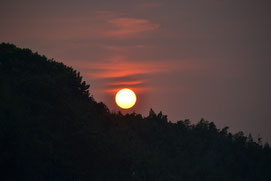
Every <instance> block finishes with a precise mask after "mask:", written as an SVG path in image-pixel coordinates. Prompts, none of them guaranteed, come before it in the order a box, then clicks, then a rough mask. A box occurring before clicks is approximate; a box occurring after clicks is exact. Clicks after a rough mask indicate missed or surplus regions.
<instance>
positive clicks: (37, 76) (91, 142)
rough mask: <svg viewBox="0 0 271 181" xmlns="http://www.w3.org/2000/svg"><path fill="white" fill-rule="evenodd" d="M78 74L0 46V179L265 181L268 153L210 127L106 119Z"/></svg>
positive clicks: (154, 117)
mask: <svg viewBox="0 0 271 181" xmlns="http://www.w3.org/2000/svg"><path fill="white" fill-rule="evenodd" d="M88 88H89V86H88V85H86V83H85V82H83V81H82V77H81V76H80V74H79V73H78V72H76V71H75V70H73V69H72V68H70V67H67V66H65V65H64V64H62V63H57V62H55V61H53V60H48V59H47V58H46V57H44V56H40V55H38V54H37V53H32V52H31V51H30V50H29V49H19V48H16V47H15V46H14V45H11V44H4V43H3V44H0V180H6V181H9V180H10V181H11V180H14V181H15V180H16V181H17V180H28V181H30V180H35V181H37V180H44V181H45V180H46V181H48V180H50V181H64V180H65V181H66V180H67V181H68V180H82V181H85V180H86V181H90V180H97V181H103V180H108V181H112V180H116V181H129V180H130V181H159V180H160V181H177V180H178V181H179V180H184V181H186V180H191V181H199V180H200V181H212V180H214V181H217V180H220V181H235V180H236V181H237V180H238V181H242V180H253V181H255V180H257V181H261V180H271V149H270V148H269V146H268V144H265V145H264V146H263V145H262V144H261V143H259V142H255V141H253V139H252V137H250V136H249V137H246V136H244V135H243V134H242V133H241V132H240V133H237V134H231V133H228V132H227V128H224V129H222V130H219V129H217V128H216V126H215V124H214V123H212V122H207V121H205V120H201V121H200V122H199V123H197V124H196V125H192V124H190V122H189V120H185V121H178V122H177V123H171V122H169V121H168V120H167V117H166V116H165V115H162V113H161V112H160V113H159V114H155V113H154V112H153V110H151V111H150V114H149V116H148V117H145V118H143V117H142V116H141V115H140V114H135V113H133V114H127V115H122V114H120V113H111V112H110V111H109V110H108V109H107V107H106V106H105V105H104V104H103V103H97V102H95V101H94V100H93V98H92V97H91V96H89V93H88Z"/></svg>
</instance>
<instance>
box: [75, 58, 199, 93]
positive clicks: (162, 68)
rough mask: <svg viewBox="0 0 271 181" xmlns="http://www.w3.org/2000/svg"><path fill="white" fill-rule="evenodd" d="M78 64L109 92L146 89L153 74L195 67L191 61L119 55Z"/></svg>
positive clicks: (85, 73)
mask: <svg viewBox="0 0 271 181" xmlns="http://www.w3.org/2000/svg"><path fill="white" fill-rule="evenodd" d="M78 65H79V66H80V69H81V70H82V69H83V70H84V75H85V76H87V77H90V78H91V79H93V80H99V81H100V82H103V85H104V87H102V90H103V92H110V93H113V92H116V91H117V90H118V89H120V88H124V87H130V88H133V89H135V90H137V91H147V90H149V89H150V87H149V86H148V85H149V80H150V78H151V77H152V76H153V75H156V74H161V73H172V72H175V71H182V70H183V71H187V70H192V69H195V68H197V65H195V62H193V61H185V60H182V61H178V60H169V61H156V60H148V61H140V60H131V59H128V58H127V57H125V56H120V55H116V56H112V57H110V58H107V59H106V60H103V61H99V62H98V61H96V62H91V63H88V62H87V61H85V62H78V64H77V66H78Z"/></svg>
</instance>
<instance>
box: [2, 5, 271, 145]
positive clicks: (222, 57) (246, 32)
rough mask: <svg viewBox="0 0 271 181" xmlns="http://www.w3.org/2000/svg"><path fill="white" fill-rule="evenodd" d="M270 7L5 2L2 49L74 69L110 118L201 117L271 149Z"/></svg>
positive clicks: (182, 118) (172, 119) (179, 118)
mask: <svg viewBox="0 0 271 181" xmlns="http://www.w3.org/2000/svg"><path fill="white" fill-rule="evenodd" d="M270 8H271V1H270V0H182V1H181V0H156V1H154V0H152V1H151V0H149V1H147V0H137V1H136V0H134V1H133V0H130V1H127V0H114V1H113V0H96V1H94V0H76V1H75V0H65V1H64V0H47V1H38V0H24V1H20V0H9V1H5V0H4V1H1V2H0V42H9V43H14V44H15V45H17V46H18V47H21V48H30V49H32V50H33V51H34V52H38V53H40V54H42V55H45V56H47V57H48V58H53V59H54V60H56V61H59V62H63V63H64V64H66V65H69V66H72V67H73V68H75V69H76V70H78V71H79V72H80V73H81V75H82V76H83V78H84V80H85V81H86V82H87V83H88V84H90V94H91V95H93V97H94V99H95V100H97V101H98V102H100V101H101V102H104V103H105V104H106V105H107V106H108V107H109V108H110V110H112V111H119V110H120V108H118V107H117V106H116V104H115V103H114V95H115V93H116V91H117V90H119V89H120V88H126V87H127V88H131V89H133V90H134V91H135V92H136V94H137V104H136V105H135V106H134V107H133V108H132V109H130V110H129V111H123V113H127V112H133V111H135V112H137V113H141V114H143V115H144V116H147V115H148V112H149V110H150V108H153V109H154V111H155V112H159V111H162V112H163V114H166V115H168V118H169V120H170V121H171V122H176V121H178V120H184V119H190V120H191V122H192V123H196V122H198V121H199V120H200V119H201V118H204V119H206V120H209V121H213V122H214V123H215V124H216V125H217V126H218V128H223V127H224V126H229V127H230V131H232V132H233V133H235V132H237V131H244V133H245V134H246V135H247V134H248V133H252V135H253V136H254V137H255V138H257V137H258V136H260V137H263V138H264V139H263V140H264V141H269V143H271V131H270V130H271V95H270V93H271V71H270V69H271V35H270V34H271V21H270V19H271V11H270Z"/></svg>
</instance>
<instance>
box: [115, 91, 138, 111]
mask: <svg viewBox="0 0 271 181" xmlns="http://www.w3.org/2000/svg"><path fill="white" fill-rule="evenodd" d="M115 101H116V104H117V105H118V106H119V107H121V108H122V109H129V108H131V107H133V106H134V105H135V103H136V94H135V93H134V91H132V90H131V89H127V88H125V89H121V90H119V91H118V93H117V94H116V96H115Z"/></svg>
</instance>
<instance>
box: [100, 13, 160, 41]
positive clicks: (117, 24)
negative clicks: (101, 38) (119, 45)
mask: <svg viewBox="0 0 271 181" xmlns="http://www.w3.org/2000/svg"><path fill="white" fill-rule="evenodd" d="M108 23H109V24H111V25H113V27H114V29H113V30H111V31H107V32H105V33H104V35H106V36H109V37H116V38H127V37H131V36H134V35H136V34H138V33H142V32H147V31H153V30H155V29H157V28H159V27H160V25H159V24H154V23H151V22H150V21H149V20H147V19H137V18H115V19H111V20H109V21H108Z"/></svg>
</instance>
